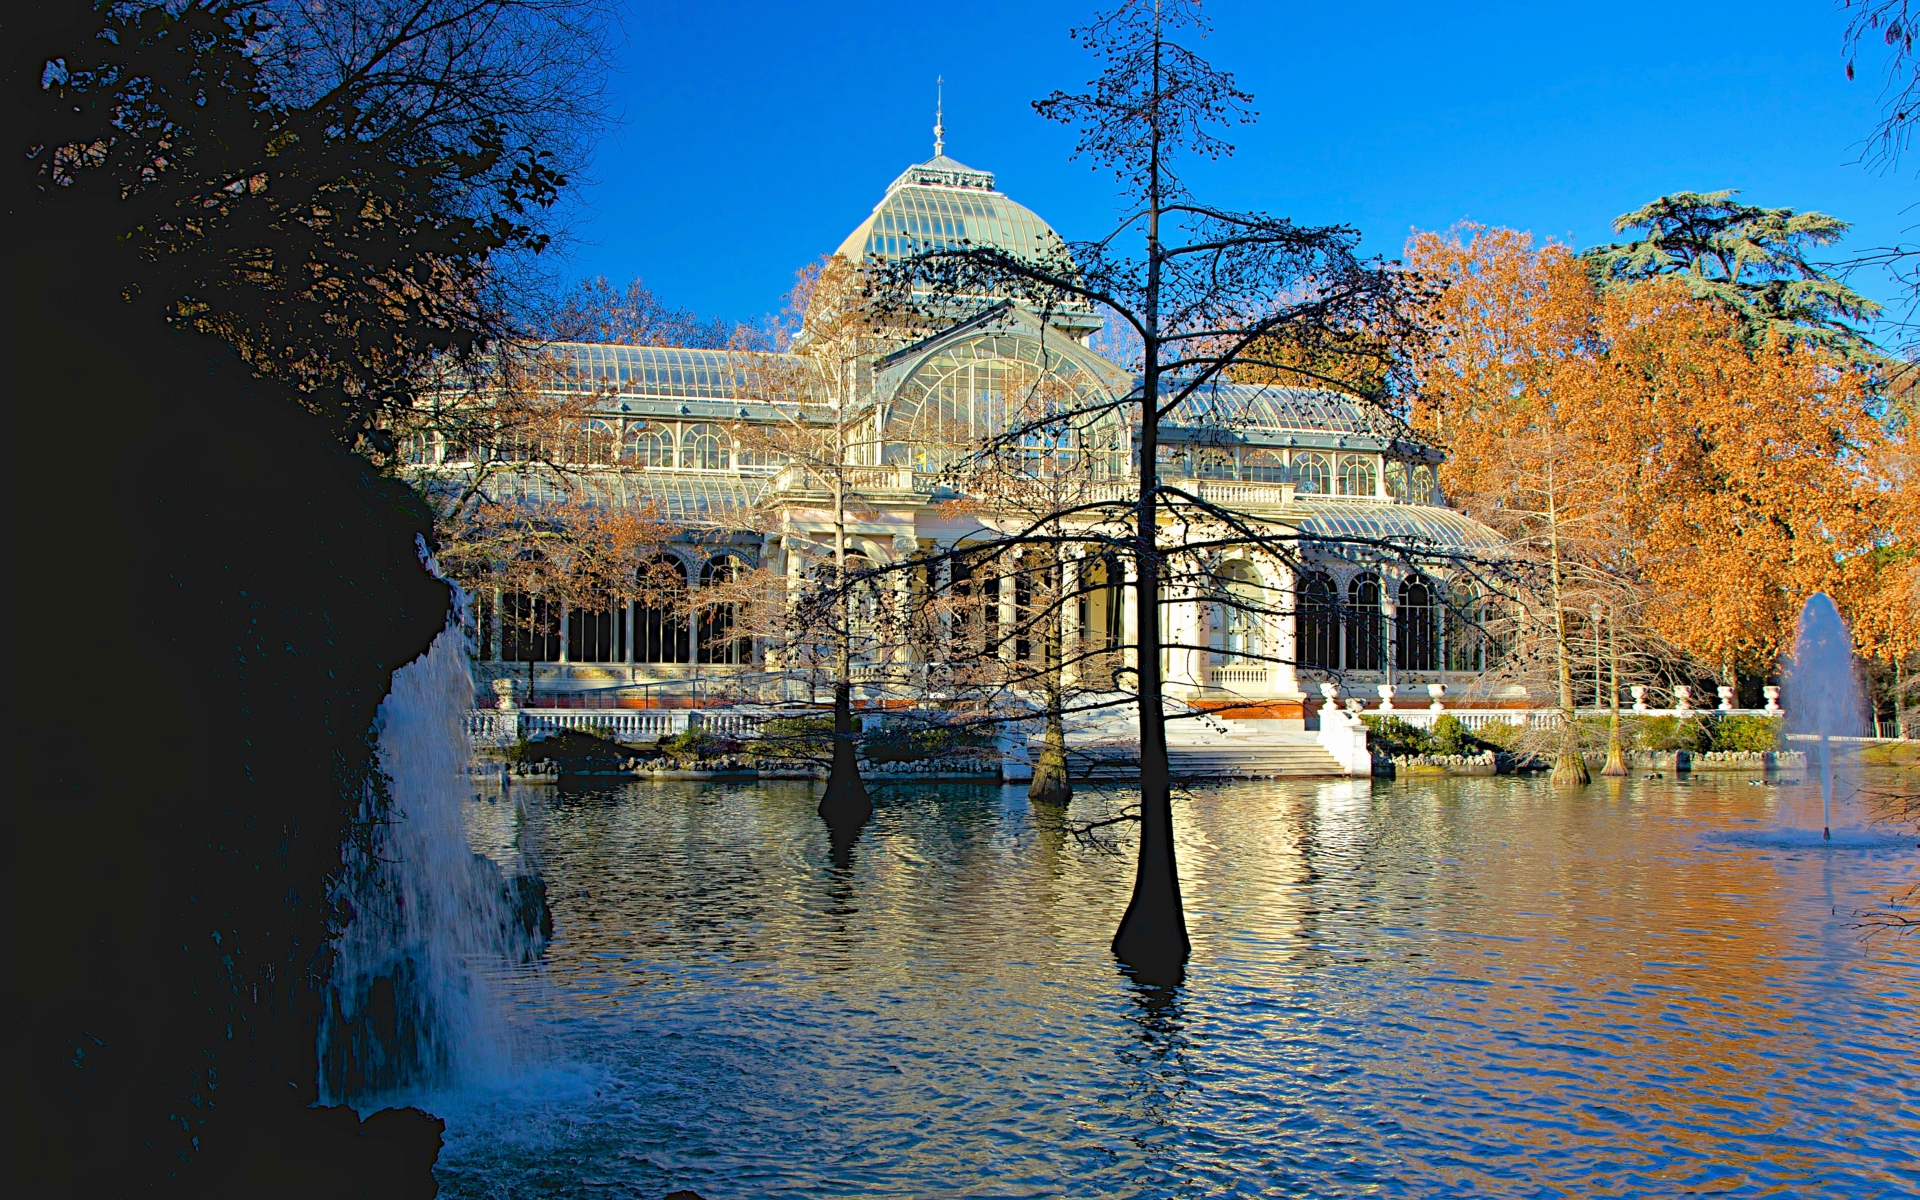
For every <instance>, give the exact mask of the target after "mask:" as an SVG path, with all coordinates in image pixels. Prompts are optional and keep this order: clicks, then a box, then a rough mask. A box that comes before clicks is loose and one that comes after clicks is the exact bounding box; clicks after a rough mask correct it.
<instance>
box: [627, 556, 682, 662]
mask: <svg viewBox="0 0 1920 1200" xmlns="http://www.w3.org/2000/svg"><path fill="white" fill-rule="evenodd" d="M640 587H641V590H642V592H643V593H645V594H646V596H647V599H646V600H645V601H643V602H641V603H638V604H635V605H634V607H633V660H634V661H635V662H645V663H683V662H686V661H687V616H686V612H687V609H686V605H687V569H686V567H684V566H682V565H681V563H680V561H679V560H678V559H674V558H656V559H654V560H653V561H652V562H650V563H648V564H647V565H646V566H645V567H643V568H642V569H641V576H640Z"/></svg>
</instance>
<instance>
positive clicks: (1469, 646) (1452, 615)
mask: <svg viewBox="0 0 1920 1200" xmlns="http://www.w3.org/2000/svg"><path fill="white" fill-rule="evenodd" d="M1447 599H1448V605H1447V670H1449V671H1484V670H1486V669H1487V631H1486V629H1485V628H1484V622H1485V620H1486V609H1485V607H1484V606H1483V605H1482V604H1481V602H1480V596H1479V593H1478V591H1477V590H1476V589H1475V588H1474V586H1473V584H1471V583H1469V582H1467V581H1465V580H1462V581H1460V582H1457V583H1455V584H1454V585H1453V587H1452V588H1451V589H1450V590H1449V592H1448V596H1447Z"/></svg>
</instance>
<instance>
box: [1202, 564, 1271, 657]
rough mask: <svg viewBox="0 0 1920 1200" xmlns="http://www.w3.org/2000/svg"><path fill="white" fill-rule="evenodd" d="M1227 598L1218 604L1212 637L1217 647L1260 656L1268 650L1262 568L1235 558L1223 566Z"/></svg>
mask: <svg viewBox="0 0 1920 1200" xmlns="http://www.w3.org/2000/svg"><path fill="white" fill-rule="evenodd" d="M1220 579H1221V581H1222V583H1224V584H1225V585H1226V592H1227V598H1226V599H1225V600H1224V601H1222V602H1220V603H1218V604H1215V605H1214V616H1213V628H1212V630H1211V634H1212V636H1211V638H1210V640H1211V641H1212V643H1213V649H1214V650H1216V651H1218V652H1220V653H1222V654H1225V655H1228V656H1229V657H1232V656H1239V655H1251V656H1254V657H1256V658H1257V657H1258V656H1259V655H1260V654H1262V653H1263V652H1264V650H1265V643H1266V639H1265V637H1264V636H1263V634H1264V631H1265V626H1266V618H1265V616H1264V613H1265V610H1266V609H1267V607H1268V605H1267V599H1266V588H1265V586H1264V585H1263V584H1262V583H1261V582H1260V572H1259V570H1258V569H1257V568H1256V567H1255V566H1254V565H1253V564H1252V563H1250V562H1246V561H1244V560H1235V561H1234V562H1230V563H1226V564H1224V565H1223V566H1222V567H1221V568H1220Z"/></svg>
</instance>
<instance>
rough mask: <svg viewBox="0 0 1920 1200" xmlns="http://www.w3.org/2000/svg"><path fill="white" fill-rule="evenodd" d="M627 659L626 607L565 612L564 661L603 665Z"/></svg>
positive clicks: (576, 609)
mask: <svg viewBox="0 0 1920 1200" xmlns="http://www.w3.org/2000/svg"><path fill="white" fill-rule="evenodd" d="M626 659H627V615H626V611H625V605H619V606H616V607H613V608H610V609H601V610H599V611H597V612H593V611H587V610H584V609H578V608H575V609H570V610H569V611H568V612H567V661H569V662H595V663H603V662H625V661H626Z"/></svg>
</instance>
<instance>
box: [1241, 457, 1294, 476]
mask: <svg viewBox="0 0 1920 1200" xmlns="http://www.w3.org/2000/svg"><path fill="white" fill-rule="evenodd" d="M1240 470H1241V478H1243V479H1245V480H1246V481H1247V482H1249V483H1285V482H1286V481H1287V480H1288V478H1290V477H1289V476H1288V474H1287V464H1286V463H1284V462H1282V461H1281V460H1280V452H1279V451H1278V450H1249V451H1247V455H1246V458H1245V459H1244V460H1243V463H1242V466H1241V468H1240Z"/></svg>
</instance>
